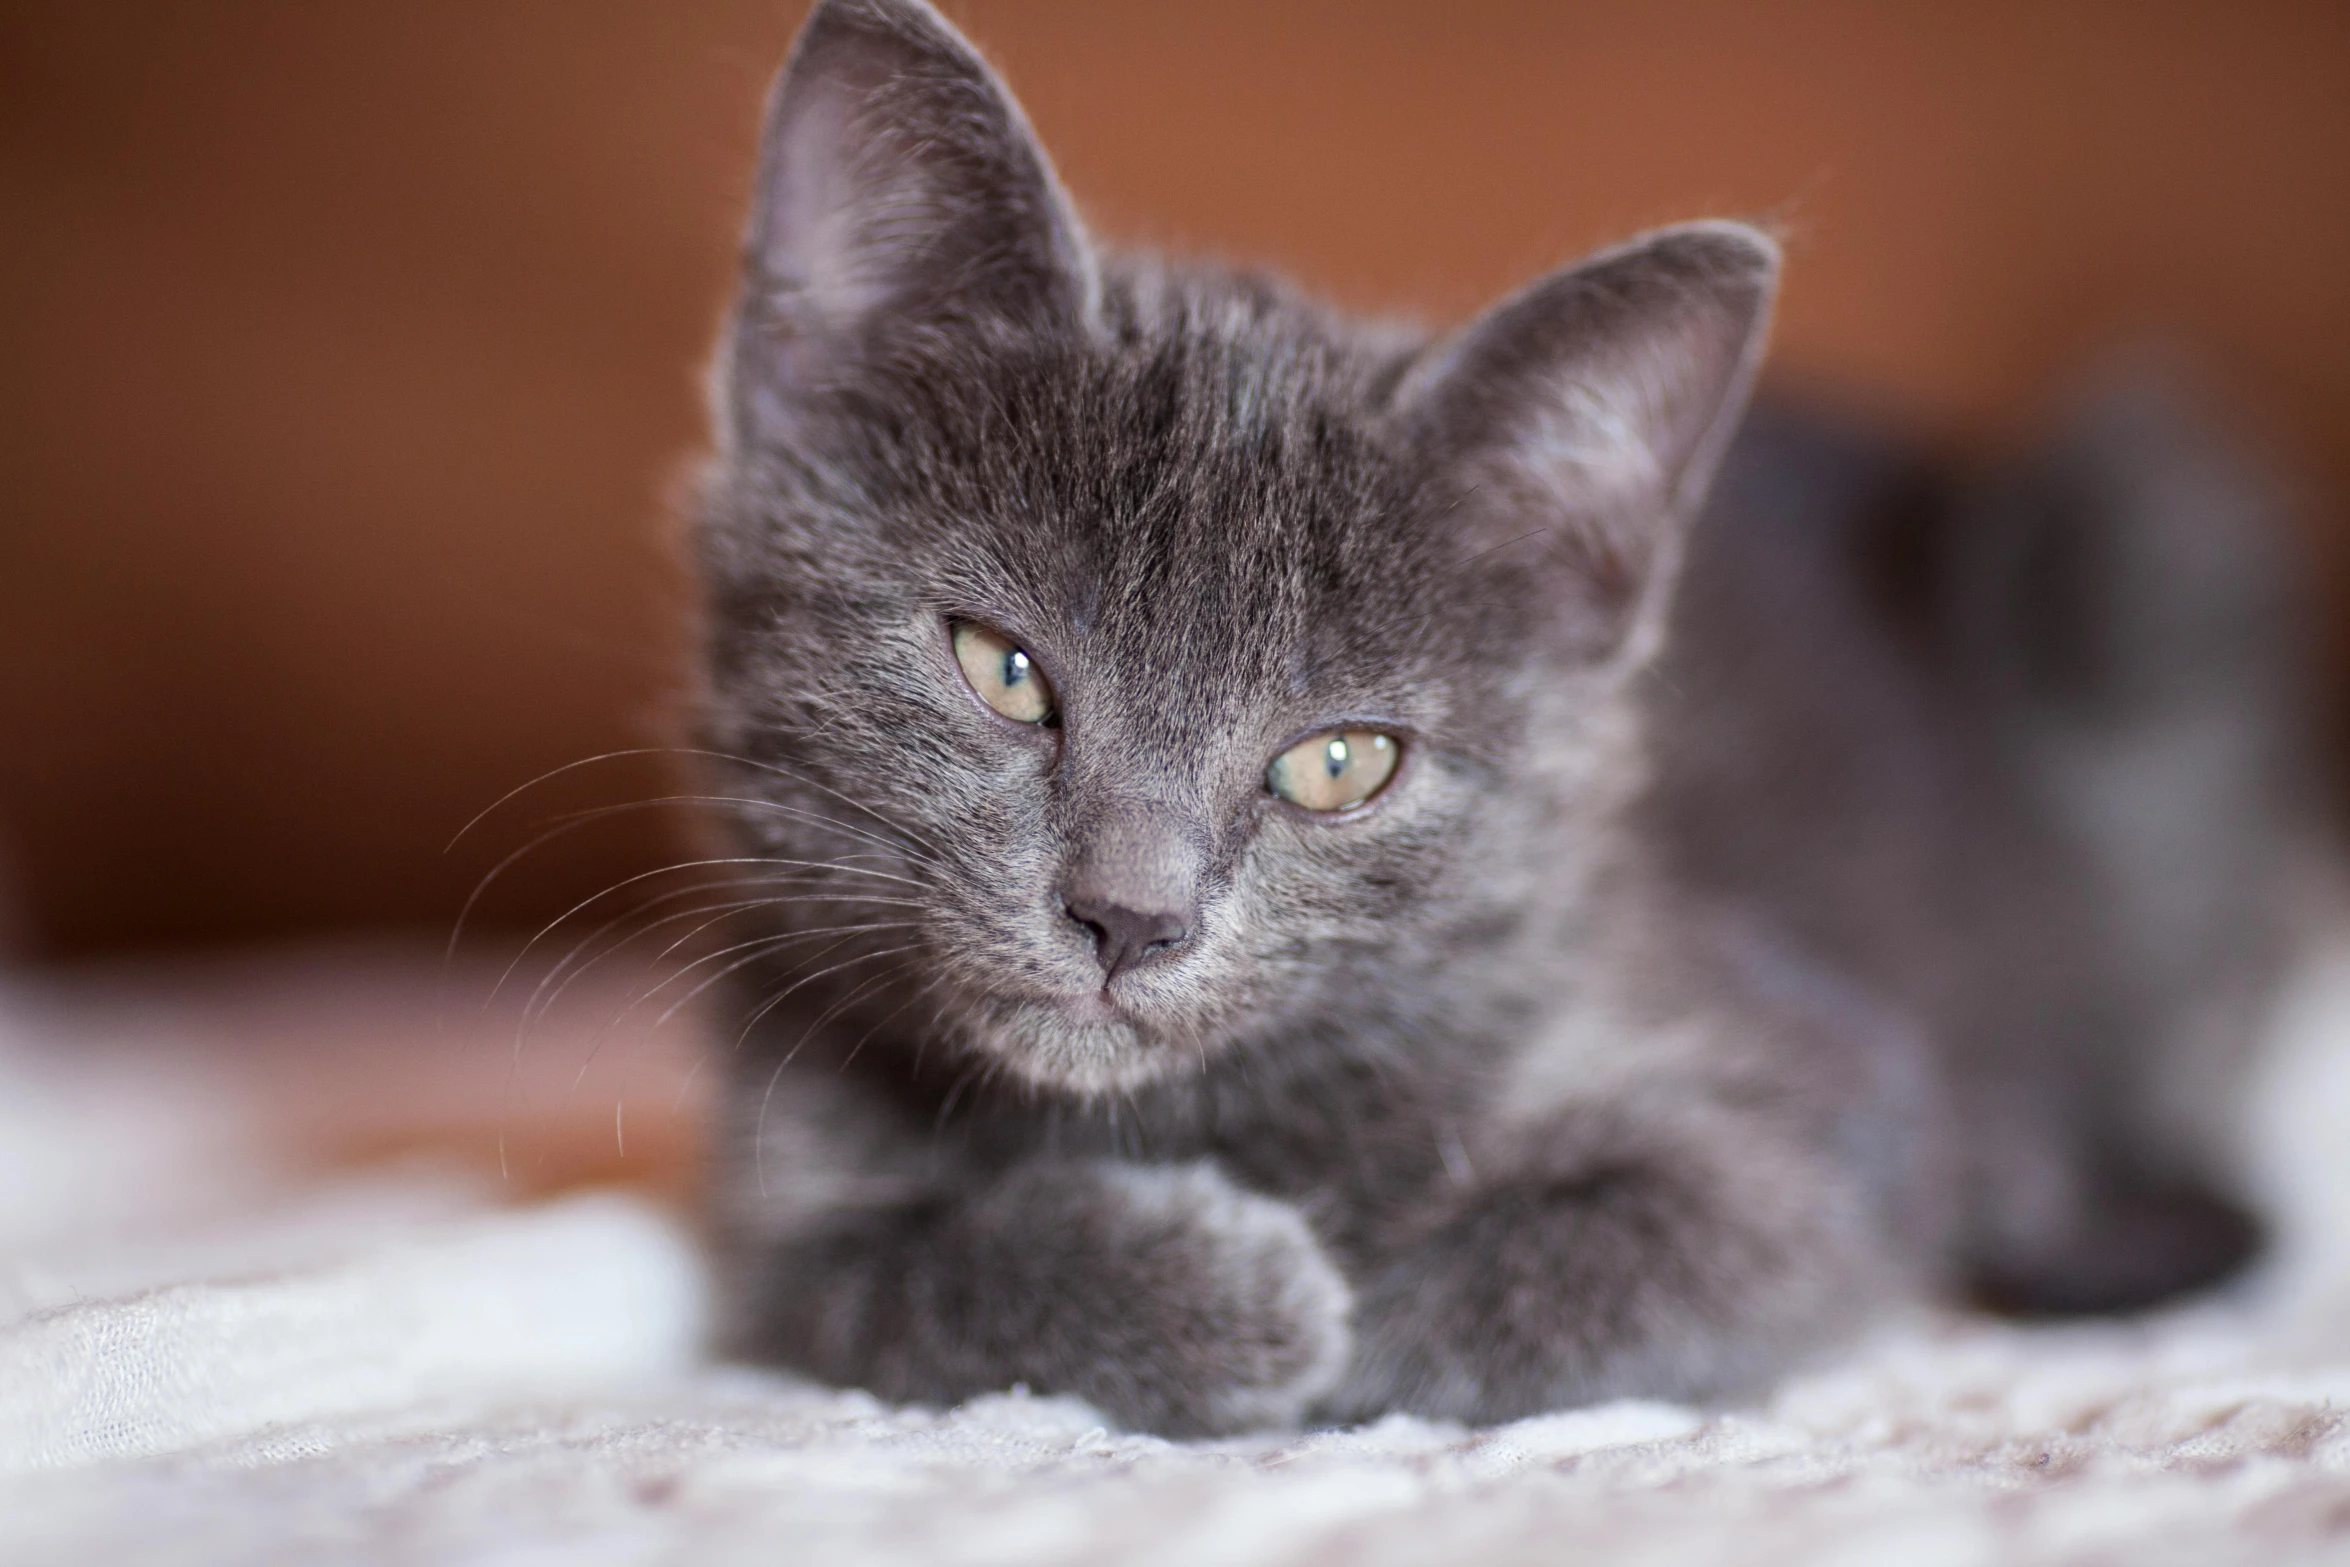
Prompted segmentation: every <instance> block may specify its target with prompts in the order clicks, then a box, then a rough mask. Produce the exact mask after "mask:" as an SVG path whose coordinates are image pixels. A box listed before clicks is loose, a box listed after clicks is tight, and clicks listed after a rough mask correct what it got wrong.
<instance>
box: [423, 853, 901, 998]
mask: <svg viewBox="0 0 2350 1567" xmlns="http://www.w3.org/2000/svg"><path fill="white" fill-rule="evenodd" d="M560 830H561V829H558V831H560ZM521 852H527V849H526V850H524V851H521ZM513 861H514V857H513V856H509V857H508V858H507V859H506V860H505V861H504V862H503V863H502V864H500V866H499V867H498V869H499V870H504V869H505V868H506V866H507V865H511V864H512V863H513ZM713 865H785V866H792V867H795V868H798V869H802V870H823V871H847V872H851V873H853V874H856V875H861V876H872V877H876V878H878V879H880V880H883V881H890V882H897V883H901V884H903V885H905V886H908V887H912V888H913V889H914V890H916V891H917V892H920V891H924V890H926V889H925V888H924V887H923V885H922V883H920V882H918V881H914V880H912V879H911V878H909V877H905V876H892V875H889V874H888V873H886V872H883V871H875V870H870V869H866V868H864V867H861V866H852V865H841V864H837V863H834V862H831V861H819V860H793V859H785V858H783V857H781V856H778V855H729V856H721V857H718V858H715V859H704V860H681V861H678V862H677V863H675V864H671V865H662V866H657V867H655V868H654V869H652V870H648V871H639V872H637V873H636V874H635V875H633V876H624V877H622V878H621V879H620V880H618V881H616V882H613V883H612V884H611V885H610V886H608V887H605V888H603V889H601V890H599V891H597V892H592V893H590V894H588V896H586V897H584V898H582V899H580V900H579V901H578V902H577V903H575V904H573V905H572V906H571V907H570V908H568V909H565V910H564V911H563V912H562V913H561V914H558V915H556V916H555V917H554V918H553V919H551V920H549V921H548V922H547V923H546V924H545V925H543V926H541V927H540V928H539V930H538V933H537V934H535V935H533V936H532V937H531V938H530V940H528V941H527V942H525V943H523V946H522V950H521V951H520V952H517V953H516V954H514V957H513V960H512V961H511V962H509V963H508V964H507V965H506V967H505V970H504V972H502V973H501V974H500V975H499V976H498V982H497V984H496V985H494V986H492V987H491V989H490V994H489V996H488V997H487V998H486V999H485V1000H484V1001H483V1003H482V1006H483V1008H484V1010H487V1009H488V1006H489V1004H490V1002H493V1001H495V1000H496V999H497V998H498V994H499V992H500V991H502V990H504V989H505V988H506V983H507V981H509V980H511V979H512V978H513V977H514V971H515V970H516V969H518V968H520V967H521V966H522V961H523V959H525V958H527V957H529V956H530V954H531V952H532V950H533V949H534V948H536V947H537V946H538V944H539V943H540V942H541V941H544V940H545V939H546V938H547V937H548V936H550V935H552V934H553V933H554V932H555V931H556V930H557V929H558V928H560V927H561V926H562V924H563V923H564V922H565V921H566V920H569V919H571V918H572V917H574V916H575V915H577V914H578V913H580V911H581V910H583V909H585V908H587V907H588V906H589V905H590V904H592V903H596V902H599V901H601V900H602V899H605V898H608V897H610V896H611V895H612V894H614V893H616V892H620V891H623V890H625V889H627V888H629V887H633V886H635V885H636V884H637V883H639V882H642V881H648V880H650V879H651V878H653V877H655V876H667V875H670V874H672V873H673V872H677V871H687V870H699V869H703V868H705V867H708V866H713ZM490 874H491V875H492V876H495V875H496V874H497V871H492V872H491V873H490ZM474 896H475V897H476V898H478V897H479V896H480V891H479V890H476V892H475V894H474ZM472 905H473V900H472V899H468V900H467V901H466V908H467V910H468V911H469V912H470V910H471V908H472ZM459 923H460V927H462V923H463V916H462V915H461V916H459ZM455 941H456V937H455V935H452V936H451V937H450V942H451V947H450V950H451V952H452V953H454V952H455V950H456V949H455Z"/></svg>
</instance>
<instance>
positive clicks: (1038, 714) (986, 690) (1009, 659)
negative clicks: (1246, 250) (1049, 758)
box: [954, 620, 1060, 725]
mask: <svg viewBox="0 0 2350 1567" xmlns="http://www.w3.org/2000/svg"><path fill="white" fill-rule="evenodd" d="M954 643H955V662H956V663H957V664H959V665H961V666H962V670H963V678H964V679H965V680H967V681H969V682H970V683H971V689H972V690H973V691H975V692H977V693H978V695H979V700H981V701H982V702H985V703H986V704H987V705H988V706H989V707H992V708H994V709H995V710H996V711H997V712H999V713H1001V714H1003V715H1004V716H1005V717H1006V718H1009V719H1011V720H1013V721H1014V722H1015V723H1022V724H1046V725H1049V724H1051V723H1052V722H1053V721H1054V720H1055V719H1057V718H1058V717H1059V716H1060V712H1059V710H1058V709H1057V708H1056V707H1055V706H1054V704H1053V688H1052V684H1051V682H1049V681H1047V680H1046V679H1045V678H1044V671H1043V670H1041V669H1038V668H1037V667H1036V661H1035V660H1034V659H1032V658H1030V657H1029V656H1028V650H1027V649H1026V648H1024V647H1021V646H1020V645H1019V644H1017V643H1015V642H1014V641H1013V640H1012V639H1011V638H1010V637H1007V636H1005V635H1004V634H1003V633H1002V632H999V631H990V630H988V628H987V627H985V626H983V625H980V624H979V623H978V622H977V621H971V620H959V621H956V622H955V623H954Z"/></svg>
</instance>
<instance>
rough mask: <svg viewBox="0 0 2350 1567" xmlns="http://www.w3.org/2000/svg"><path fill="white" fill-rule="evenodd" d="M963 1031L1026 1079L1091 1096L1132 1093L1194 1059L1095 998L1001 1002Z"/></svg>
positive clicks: (974, 1043)
mask: <svg viewBox="0 0 2350 1567" xmlns="http://www.w3.org/2000/svg"><path fill="white" fill-rule="evenodd" d="M964 1036H965V1041H966V1043H967V1044H968V1045H969V1046H970V1047H971V1048H972V1049H973V1050H974V1051H976V1052H977V1053H978V1054H980V1055H982V1056H985V1057H986V1058H987V1059H989V1060H990V1061H993V1062H995V1063H997V1064H998V1065H1000V1066H1001V1067H1002V1068H1003V1069H1004V1070H1005V1071H1007V1072H1009V1073H1010V1074H1011V1075H1012V1076H1014V1077H1016V1078H1018V1079H1020V1080H1021V1081H1022V1082H1024V1083H1028V1084H1031V1085H1032V1086H1034V1087H1037V1088H1043V1089H1050V1090H1053V1091H1055V1092H1059V1093H1065V1094H1076V1095H1078V1096H1080V1097H1082V1098H1087V1099H1096V1098H1103V1097H1107V1096H1109V1095H1112V1094H1121V1093H1130V1092H1132V1091H1134V1090H1135V1089H1138V1088H1143V1087H1146V1086H1148V1085H1149V1084H1151V1083H1154V1082H1157V1081H1159V1080H1160V1079H1162V1078H1165V1077H1168V1076H1170V1075H1172V1074H1173V1073H1175V1072H1176V1071H1178V1070H1180V1069H1182V1068H1183V1067H1185V1066H1187V1065H1189V1064H1191V1063H1192V1062H1194V1061H1195V1060H1196V1059H1197V1057H1196V1055H1195V1053H1194V1052H1192V1051H1191V1050H1188V1049H1185V1048H1183V1047H1181V1046H1178V1045H1175V1044H1171V1043H1168V1042H1166V1041H1164V1040H1161V1039H1159V1038H1157V1037H1154V1035H1153V1034H1152V1033H1151V1032H1149V1031H1147V1030H1146V1029H1144V1028H1143V1027H1141V1026H1139V1025H1138V1024H1136V1023H1135V1022H1134V1021H1133V1020H1132V1019H1130V1018H1128V1017H1126V1016H1124V1015H1122V1014H1120V1013H1118V1012H1115V1011H1113V1010H1111V1009H1110V1008H1108V1007H1105V1006H1102V1005H1101V1004H1100V1003H1099V1002H1098V1001H1096V1000H1095V998H1093V997H1091V996H1088V997H1084V998H1081V999H1080V1000H1079V1001H1077V1002H1075V1003H1066V1002H1040V1001H1001V1002H997V1003H995V1004H994V1005H992V1006H990V1007H988V1008H987V1009H986V1010H985V1011H983V1012H981V1013H980V1014H978V1015H977V1016H974V1017H972V1018H970V1019H969V1020H968V1021H967V1022H966V1023H965V1025H964Z"/></svg>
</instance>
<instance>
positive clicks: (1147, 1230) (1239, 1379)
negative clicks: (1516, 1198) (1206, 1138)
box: [1004, 1164, 1352, 1435]
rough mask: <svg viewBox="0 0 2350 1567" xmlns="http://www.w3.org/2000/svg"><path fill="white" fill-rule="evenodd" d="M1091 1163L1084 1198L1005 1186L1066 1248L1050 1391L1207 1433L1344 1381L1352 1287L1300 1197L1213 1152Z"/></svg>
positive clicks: (1284, 1411)
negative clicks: (1159, 1161) (1240, 1178)
mask: <svg viewBox="0 0 2350 1567" xmlns="http://www.w3.org/2000/svg"><path fill="white" fill-rule="evenodd" d="M1095 1174H1096V1178H1097V1182H1096V1184H1093V1189H1092V1191H1091V1193H1090V1194H1089V1196H1088V1199H1087V1200H1086V1201H1084V1202H1083V1203H1082V1204H1075V1205H1065V1203H1064V1202H1063V1201H1058V1200H1056V1198H1057V1197H1060V1196H1062V1194H1060V1193H1052V1194H1048V1193H1046V1192H1042V1191H1036V1190H1034V1189H1031V1190H1030V1191H1029V1192H1026V1193H1016V1192H1006V1193H1005V1194H1004V1196H1005V1197H1006V1198H1007V1199H1012V1200H1018V1199H1019V1198H1020V1197H1026V1198H1027V1199H1028V1202H1027V1203H1026V1204H1025V1205H1024V1206H1025V1207H1026V1210H1027V1211H1026V1212H1025V1213H1024V1214H1023V1222H1024V1223H1025V1224H1026V1225H1027V1226H1029V1227H1030V1234H1031V1236H1032V1237H1033V1241H1034V1244H1035V1245H1036V1246H1037V1247H1039V1248H1041V1249H1045V1250H1049V1251H1059V1252H1064V1253H1065V1255H1066V1266H1065V1267H1064V1268H1063V1269H1061V1270H1059V1273H1060V1281H1061V1284H1062V1287H1063V1289H1064V1290H1065V1291H1068V1292H1070V1293H1069V1294H1065V1295H1064V1296H1063V1298H1062V1299H1061V1300H1060V1301H1058V1302H1056V1303H1054V1305H1055V1309H1054V1311H1053V1316H1054V1318H1055V1319H1056V1320H1055V1321H1053V1322H1052V1323H1051V1324H1050V1325H1048V1326H1046V1327H1045V1328H1044V1331H1045V1332H1046V1333H1047V1334H1048V1336H1049V1337H1050V1338H1052V1339H1053V1340H1055V1341H1056V1342H1055V1344H1054V1350H1055V1352H1054V1353H1053V1354H1052V1355H1051V1359H1052V1360H1054V1361H1056V1362H1058V1365H1057V1366H1056V1367H1055V1368H1054V1370H1055V1371H1057V1373H1058V1374H1057V1375H1050V1376H1048V1377H1047V1378H1046V1379H1045V1380H1047V1381H1049V1382H1050V1383H1051V1384H1052V1385H1053V1387H1054V1390H1055V1391H1062V1392H1069V1393H1075V1394H1077V1395H1078V1396H1080V1397H1082V1398H1085V1399H1087V1400H1089V1401H1091V1402H1092V1403H1094V1404H1095V1405H1097V1406H1099V1407H1100V1408H1101V1409H1102V1410H1103V1412H1104V1413H1106V1414H1109V1415H1111V1416H1113V1417H1114V1418H1116V1419H1118V1420H1119V1421H1121V1422H1123V1423H1125V1424H1128V1425H1131V1426H1134V1427H1138V1428H1141V1429H1145V1430H1151V1431H1159V1432H1164V1433H1167V1434H1169V1435H1201V1434H1213V1433H1218V1432H1227V1431H1240V1430H1247V1429H1249V1428H1252V1427H1257V1426H1267V1425H1286V1424H1294V1423H1296V1422H1297V1421H1298V1420H1299V1419H1300V1418H1301V1417H1302V1416H1303V1414H1304V1413H1305V1411H1306V1409H1307V1407H1308V1406H1309V1405H1310V1404H1311V1403H1312V1402H1313V1401H1314V1400H1315V1399H1317V1398H1319V1397H1321V1396H1322V1395H1323V1394H1324V1393H1326V1392H1327V1391H1328V1390H1329V1389H1330V1388H1332V1387H1333V1386H1335V1385H1336V1383H1337V1381H1338V1378H1339V1376H1340V1375H1341V1374H1342V1373H1343V1372H1344V1370H1345V1367H1346V1364H1347V1361H1348V1359H1349V1357H1350V1354H1351V1351H1352V1340H1351V1335H1350V1333H1349V1331H1348V1327H1347V1316H1348V1312H1349V1310H1350V1309H1351V1307H1352V1298H1351V1296H1350V1294H1349V1292H1348V1289H1347V1285H1346V1281H1345V1280H1344V1279H1343V1278H1341V1277H1340V1276H1339V1273H1338V1270H1337V1269H1336V1268H1335V1267H1334V1266H1332V1265H1331V1262H1330V1260H1329V1259H1328V1258H1327V1257H1326V1256H1324V1255H1323V1253H1322V1248H1321V1246H1320V1244H1319V1243H1318V1242H1317V1241H1316V1240H1315V1239H1314V1236H1313V1232H1312V1231H1311V1230H1309V1229H1308V1228H1307V1227H1306V1222H1305V1220H1304V1218H1303V1217H1302V1216H1300V1214H1299V1213H1298V1211H1297V1210H1296V1209H1295V1208H1293V1207H1291V1206H1290V1205H1288V1204H1287V1203H1282V1202H1276V1201H1273V1200H1272V1199H1270V1198H1265V1197H1258V1196H1254V1195H1251V1194H1249V1193H1247V1192H1244V1191H1242V1190H1240V1189H1239V1188H1238V1187H1236V1186H1234V1185H1233V1184H1232V1183H1231V1182H1230V1181H1228V1180H1226V1179H1225V1178H1224V1176H1223V1175H1222V1174H1221V1173H1219V1172H1218V1171H1217V1170H1216V1169H1215V1168H1214V1167H1213V1166H1210V1165H1206V1164H1196V1165H1187V1166H1182V1167H1179V1168H1174V1169H1167V1168H1143V1167H1138V1166H1132V1165H1111V1166H1106V1167H1103V1168H1101V1169H1100V1170H1098V1171H1097V1172H1095ZM1056 1210H1057V1211H1056ZM1079 1291H1082V1292H1083V1293H1084V1295H1085V1296H1087V1297H1090V1298H1073V1297H1074V1296H1075V1294H1076V1292H1079ZM1033 1347H1034V1346H1032V1348H1033Z"/></svg>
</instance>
